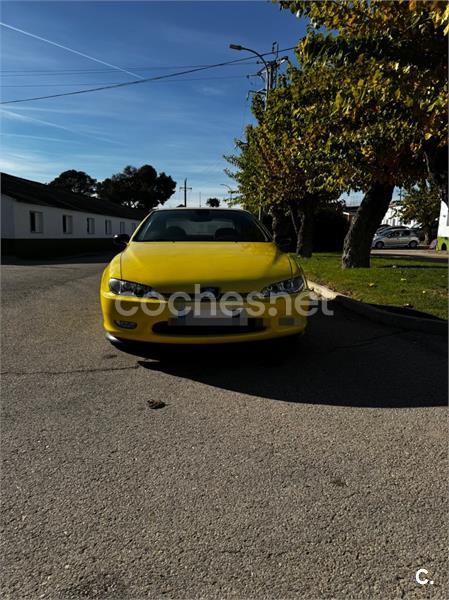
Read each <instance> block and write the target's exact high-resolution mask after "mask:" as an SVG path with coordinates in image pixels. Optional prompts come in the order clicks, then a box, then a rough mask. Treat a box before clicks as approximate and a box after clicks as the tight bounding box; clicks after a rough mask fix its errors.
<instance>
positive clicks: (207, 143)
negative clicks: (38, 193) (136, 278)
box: [0, 1, 305, 204]
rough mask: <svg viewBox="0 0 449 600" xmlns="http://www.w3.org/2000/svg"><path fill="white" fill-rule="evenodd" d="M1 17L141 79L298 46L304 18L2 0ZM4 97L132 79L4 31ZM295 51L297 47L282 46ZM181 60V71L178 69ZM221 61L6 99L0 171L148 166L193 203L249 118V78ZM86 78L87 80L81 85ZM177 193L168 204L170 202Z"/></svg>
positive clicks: (211, 189) (215, 181)
mask: <svg viewBox="0 0 449 600" xmlns="http://www.w3.org/2000/svg"><path fill="white" fill-rule="evenodd" d="M1 21H3V22H4V23H7V24H9V25H11V26H14V27H16V28H19V29H23V30H25V31H27V32H30V33H32V34H35V35H38V36H40V37H43V38H46V39H48V40H51V41H53V42H56V43H58V44H61V45H64V46H68V47H70V48H72V49H75V50H77V51H79V52H82V53H84V54H88V55H90V56H92V57H95V58H97V59H99V60H101V61H104V62H107V63H110V64H113V65H115V66H118V67H120V68H123V69H126V70H129V71H131V72H133V73H136V74H137V75H140V76H143V77H150V76H154V75H160V74H163V73H169V72H174V71H177V70H182V67H183V66H185V65H200V64H201V65H202V64H212V63H216V62H222V61H227V60H233V59H236V58H243V56H244V55H243V53H238V52H236V51H233V50H230V49H229V48H228V45H229V43H231V42H233V43H239V44H242V45H245V46H249V47H252V48H254V49H256V50H258V51H259V52H266V51H269V50H270V49H271V45H272V43H273V42H274V41H278V42H279V45H280V48H287V47H291V46H294V45H295V44H296V43H297V41H298V39H299V38H300V37H301V36H302V35H304V32H305V23H304V22H303V21H302V20H299V19H296V18H295V17H294V16H293V15H291V14H290V13H288V12H285V11H280V10H279V8H278V6H276V5H273V4H271V3H270V2H264V1H253V2H240V1H234V2H232V1H227V2H62V1H61V2H3V5H2V16H1ZM0 33H1V35H2V70H3V86H2V99H3V100H4V101H6V100H10V99H17V98H26V97H32V96H40V95H47V94H53V93H61V92H66V91H73V90H76V89H83V88H85V87H89V86H90V85H94V86H95V85H97V84H98V85H102V84H107V83H115V82H122V81H129V80H132V79H135V77H133V76H132V75H129V74H127V73H124V72H123V71H120V70H114V69H112V68H109V67H106V66H104V65H102V64H99V63H96V62H94V61H92V60H89V59H87V58H83V57H81V56H79V55H76V54H73V53H70V52H68V51H67V50H63V49H61V48H58V47H55V46H52V45H50V44H48V43H46V42H43V41H40V40H36V39H34V38H31V37H28V36H25V35H23V34H22V33H18V32H16V31H11V30H8V29H5V28H3V27H2V28H1V31H0ZM289 54H290V56H291V57H293V55H292V53H291V52H290V53H289ZM180 68H181V69H180ZM258 69H259V66H258V65H256V64H244V65H239V66H228V67H223V68H218V69H214V70H210V71H204V72H199V73H195V74H192V75H186V76H184V78H183V79H184V81H181V80H180V79H177V80H173V81H166V82H155V83H143V84H141V85H138V86H131V87H125V88H119V89H115V90H109V91H103V92H96V93H92V94H85V95H80V96H68V97H65V98H55V99H47V100H39V101H35V102H30V103H23V104H11V105H5V106H2V110H1V119H2V162H1V166H2V170H4V171H6V172H9V173H12V174H15V175H18V176H22V177H28V178H30V179H35V180H38V181H43V182H46V181H50V180H51V179H53V178H54V177H55V176H56V175H58V174H59V173H60V172H61V171H63V170H65V169H70V168H74V169H79V170H83V171H86V172H87V173H89V174H90V175H92V176H93V177H96V178H98V179H103V178H105V177H107V176H109V175H111V174H112V173H115V172H117V171H120V170H121V169H122V168H123V167H124V166H125V165H127V164H133V165H136V166H139V165H141V164H144V163H150V164H152V165H153V166H154V167H155V168H156V169H157V170H158V171H165V172H166V173H168V174H169V175H171V176H172V177H173V178H174V179H175V180H176V181H177V183H178V186H177V187H178V190H179V186H180V185H181V184H182V180H183V179H184V177H187V178H188V181H189V186H192V188H193V190H192V191H191V192H189V199H190V200H191V202H192V204H194V203H195V204H196V203H197V202H198V199H199V192H201V193H202V198H203V200H204V199H205V198H207V197H209V196H212V195H213V196H219V197H223V195H224V194H226V190H225V188H224V187H222V186H221V185H220V184H222V183H227V184H230V185H231V186H232V185H233V182H232V180H229V179H228V178H227V177H226V176H225V175H224V173H223V168H224V167H225V166H226V163H225V161H224V160H223V159H222V155H223V154H228V153H232V152H233V140H234V138H235V137H240V136H241V134H242V129H243V126H244V124H245V123H248V122H250V120H251V115H250V110H249V105H248V102H247V100H246V96H247V93H248V90H250V89H258V88H259V87H260V83H259V81H257V80H256V78H253V79H251V80H249V79H247V77H246V76H247V75H249V74H252V73H255V72H256V71H257V70H258ZM85 84H86V85H85ZM178 190H177V192H176V194H175V195H174V196H173V197H172V199H171V201H170V203H172V204H177V203H178V202H179V199H180V192H179V191H178Z"/></svg>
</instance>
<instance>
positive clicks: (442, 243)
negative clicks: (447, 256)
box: [437, 202, 449, 250]
mask: <svg viewBox="0 0 449 600" xmlns="http://www.w3.org/2000/svg"><path fill="white" fill-rule="evenodd" d="M437 249H438V250H448V249H449V210H448V208H447V204H446V203H445V202H442V203H441V209H440V219H439V221H438V236H437Z"/></svg>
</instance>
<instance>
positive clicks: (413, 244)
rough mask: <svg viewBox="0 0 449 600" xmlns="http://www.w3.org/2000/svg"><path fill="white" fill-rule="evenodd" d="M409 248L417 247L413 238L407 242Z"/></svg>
mask: <svg viewBox="0 0 449 600" xmlns="http://www.w3.org/2000/svg"><path fill="white" fill-rule="evenodd" d="M408 247H409V248H417V247H418V242H416V241H415V240H413V241H411V242H409V245H408Z"/></svg>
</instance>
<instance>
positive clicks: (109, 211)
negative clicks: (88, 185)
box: [1, 173, 147, 221]
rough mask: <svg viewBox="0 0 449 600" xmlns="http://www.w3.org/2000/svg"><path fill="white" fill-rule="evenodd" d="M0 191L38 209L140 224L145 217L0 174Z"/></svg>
mask: <svg viewBox="0 0 449 600" xmlns="http://www.w3.org/2000/svg"><path fill="white" fill-rule="evenodd" d="M1 189H2V193H3V194H6V195H7V196H11V198H14V200H17V201H18V202H27V203H28V204H37V205H39V206H53V207H54V208H62V209H65V210H76V211H80V212H87V213H93V214H97V215H108V216H111V217H121V218H123V219H134V220H136V221H141V220H142V219H143V218H144V217H145V216H146V215H147V211H145V210H140V209H137V208H127V207H126V206H120V205H119V204H115V203H114V202H110V201H109V200H100V199H99V198H94V197H91V196H83V195H82V194H72V192H66V191H65V190H60V189H58V188H55V187H51V186H49V185H46V184H45V183H39V182H37V181H31V180H29V179H22V177H15V176H14V175H8V174H7V173H2V174H1Z"/></svg>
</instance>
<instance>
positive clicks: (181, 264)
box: [120, 242, 299, 293]
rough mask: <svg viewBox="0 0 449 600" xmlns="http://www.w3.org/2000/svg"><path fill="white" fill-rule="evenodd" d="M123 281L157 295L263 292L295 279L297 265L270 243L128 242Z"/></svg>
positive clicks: (123, 260) (124, 256)
mask: <svg viewBox="0 0 449 600" xmlns="http://www.w3.org/2000/svg"><path fill="white" fill-rule="evenodd" d="M120 264H121V277H122V279H125V280H127V281H135V282H138V283H143V284H146V285H149V286H151V287H153V288H154V289H156V290H157V291H158V292H161V293H165V292H175V291H186V292H193V290H194V285H195V284H200V285H203V286H213V287H219V288H220V290H221V291H222V292H225V291H236V292H250V291H253V290H254V291H259V290H261V289H262V288H263V287H265V286H266V285H269V284H271V283H274V282H276V281H282V280H283V279H288V278H289V277H291V276H292V275H296V273H297V272H298V271H299V267H298V266H297V265H296V263H294V264H292V262H291V261H290V259H289V257H288V256H287V254H284V253H282V252H280V250H279V249H278V248H277V247H276V245H275V244H274V243H271V242H265V243H263V242H257V243H252V242H130V244H129V245H128V246H127V248H126V249H125V250H124V251H123V252H122V254H121V256H120Z"/></svg>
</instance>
